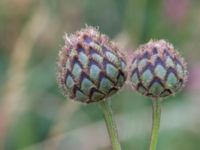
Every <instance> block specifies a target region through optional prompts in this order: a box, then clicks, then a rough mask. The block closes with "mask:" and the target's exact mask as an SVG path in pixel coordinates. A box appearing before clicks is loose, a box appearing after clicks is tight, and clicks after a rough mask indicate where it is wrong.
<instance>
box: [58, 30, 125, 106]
mask: <svg viewBox="0 0 200 150" xmlns="http://www.w3.org/2000/svg"><path fill="white" fill-rule="evenodd" d="M58 68H59V71H58V83H59V85H60V87H61V89H62V91H63V93H64V94H66V93H68V95H69V96H70V98H71V99H73V100H77V101H80V102H83V103H91V102H96V101H100V100H103V99H104V98H106V97H108V96H109V95H112V94H113V93H115V92H116V91H118V90H119V89H120V88H121V87H122V86H123V84H124V82H125V80H126V72H125V68H126V61H125V58H124V56H123V55H122V54H121V53H120V52H119V49H118V47H117V46H116V44H115V43H113V42H111V41H109V39H108V37H107V36H105V35H104V34H100V33H99V32H98V31H97V29H95V28H92V27H86V28H85V29H82V30H80V31H78V32H76V33H75V34H74V35H70V36H67V35H66V36H65V46H64V47H63V49H62V50H61V51H60V54H59V60H58Z"/></svg>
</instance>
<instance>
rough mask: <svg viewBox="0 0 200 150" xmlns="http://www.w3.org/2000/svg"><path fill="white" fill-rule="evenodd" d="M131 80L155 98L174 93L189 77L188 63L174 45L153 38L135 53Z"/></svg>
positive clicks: (140, 89) (139, 88)
mask: <svg viewBox="0 0 200 150" xmlns="http://www.w3.org/2000/svg"><path fill="white" fill-rule="evenodd" d="M130 80H131V83H132V86H133V87H134V89H136V91H138V92H139V93H141V94H143V95H146V96H150V97H152V98H164V97H167V96H169V95H174V94H175V93H176V92H178V91H179V90H180V89H182V87H183V86H184V84H185V82H186V80H187V69H186V63H185V61H184V59H183V58H182V57H181V56H180V54H179V53H178V52H177V51H176V50H175V49H174V47H173V45H172V44H170V43H168V42H166V41H165V40H158V41H153V40H151V41H149V42H148V43H147V44H145V45H142V46H140V47H139V49H138V50H136V52H135V53H134V56H133V59H132V62H131V65H130Z"/></svg>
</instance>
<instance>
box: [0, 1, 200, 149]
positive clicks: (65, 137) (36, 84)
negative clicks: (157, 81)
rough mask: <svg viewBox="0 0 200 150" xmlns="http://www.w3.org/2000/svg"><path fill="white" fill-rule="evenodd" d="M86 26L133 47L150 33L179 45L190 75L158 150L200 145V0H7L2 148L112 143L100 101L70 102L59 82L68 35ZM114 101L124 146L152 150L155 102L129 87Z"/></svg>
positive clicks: (0, 77)
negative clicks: (61, 54)
mask: <svg viewBox="0 0 200 150" xmlns="http://www.w3.org/2000/svg"><path fill="white" fill-rule="evenodd" d="M85 24H88V25H92V26H98V27H99V30H100V31H101V32H103V33H105V34H107V35H109V36H110V37H111V38H112V39H114V40H115V41H117V42H120V43H121V47H123V49H125V50H129V51H134V50H135V49H136V48H137V47H138V45H139V44H141V43H145V42H147V41H148V40H150V39H160V38H164V39H167V40H168V41H170V42H172V43H173V44H174V46H175V47H176V48H177V49H178V50H179V51H180V53H181V54H182V55H183V56H184V57H185V59H186V60H187V62H188V68H189V81H188V82H187V85H186V88H185V89H184V90H183V91H182V92H180V93H179V94H177V95H176V96H175V97H170V98H168V99H167V100H166V101H164V103H163V107H162V108H163V111H162V119H161V129H160V136H159V143H158V149H159V150H199V149H200V49H199V48H200V1H199V0H73V1H72V0H71V1H70V0H1V1H0V84H1V86H0V97H1V99H0V150H110V149H111V146H110V142H109V138H108V135H107V132H106V127H105V124H104V122H103V117H102V112H101V111H100V110H99V108H98V106H97V105H96V104H92V105H81V104H78V103H74V102H71V101H68V100H67V99H66V98H65V97H63V96H62V94H61V93H60V91H59V89H58V87H57V84H56V60H57V54H58V51H59V50H60V49H61V47H62V46H63V44H64V41H63V36H64V33H65V32H67V33H72V32H74V31H76V30H79V29H80V28H83V27H85ZM111 99H112V102H113V111H114V113H115V119H116V121H117V124H118V128H119V135H120V140H121V142H122V148H123V149H124V150H134V149H135V150H146V149H148V144H149V138H150V130H151V101H150V100H149V99H148V98H145V97H143V96H140V95H139V94H137V93H135V92H133V91H132V90H131V89H130V87H128V86H125V87H124V88H123V89H122V90H121V91H120V92H119V93H118V94H116V95H114V96H112V97H111Z"/></svg>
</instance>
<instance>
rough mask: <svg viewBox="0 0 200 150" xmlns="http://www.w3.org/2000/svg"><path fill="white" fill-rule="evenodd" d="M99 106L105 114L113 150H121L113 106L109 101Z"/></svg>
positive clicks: (100, 103)
mask: <svg viewBox="0 0 200 150" xmlns="http://www.w3.org/2000/svg"><path fill="white" fill-rule="evenodd" d="M99 105H100V107H101V109H102V111H103V114H104V119H105V122H106V126H107V130H108V133H109V136H110V140H111V144H112V148H113V150H121V145H120V142H119V138H118V133H117V126H116V123H115V121H114V119H113V113H112V108H111V104H110V103H109V101H103V102H99Z"/></svg>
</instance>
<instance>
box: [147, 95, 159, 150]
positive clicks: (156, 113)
mask: <svg viewBox="0 0 200 150" xmlns="http://www.w3.org/2000/svg"><path fill="white" fill-rule="evenodd" d="M152 109H153V121H152V131H151V143H150V147H149V150H156V146H157V142H158V133H159V127H160V116H161V101H160V100H159V99H153V100H152Z"/></svg>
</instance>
